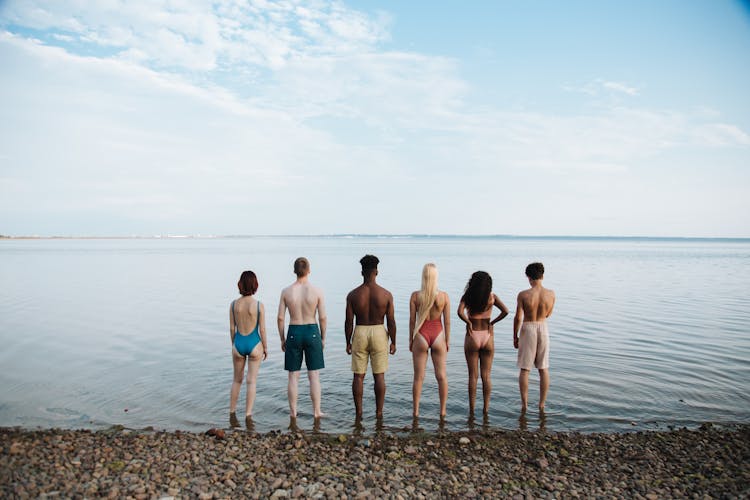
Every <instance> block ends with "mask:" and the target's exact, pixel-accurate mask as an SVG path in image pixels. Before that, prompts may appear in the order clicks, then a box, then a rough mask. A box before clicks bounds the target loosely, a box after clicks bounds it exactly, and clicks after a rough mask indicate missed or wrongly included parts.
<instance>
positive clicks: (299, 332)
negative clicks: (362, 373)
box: [277, 257, 327, 419]
mask: <svg viewBox="0 0 750 500" xmlns="http://www.w3.org/2000/svg"><path fill="white" fill-rule="evenodd" d="M294 274H296V275H297V280H296V281H295V282H294V283H292V284H291V285H289V286H288V287H286V288H285V289H284V290H283V291H282V292H281V299H280V300H279V314H278V317H277V323H278V327H279V336H280V337H281V350H282V351H283V352H284V369H285V370H287V371H288V372H289V385H288V386H287V396H288V397H289V414H290V415H291V417H292V418H296V417H297V386H298V383H299V374H300V370H301V368H302V359H303V358H304V360H305V365H306V366H307V378H308V379H309V381H310V399H312V404H313V416H314V418H315V419H318V418H320V417H322V416H323V413H322V412H321V411H320V376H319V373H318V370H320V369H322V368H324V367H325V362H324V361H323V348H324V347H325V341H326V324H327V319H326V308H325V301H324V299H323V291H322V290H321V289H320V288H317V287H315V286H313V285H312V284H310V282H309V281H308V275H309V274H310V262H309V261H308V260H307V259H306V258H304V257H300V258H298V259H297V260H295V261H294ZM287 309H288V310H289V331H288V332H287V336H286V338H284V319H285V316H286V311H287ZM316 314H317V318H318V319H317V321H316V320H315V316H316ZM318 325H320V326H318Z"/></svg>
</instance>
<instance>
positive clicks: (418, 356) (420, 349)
mask: <svg viewBox="0 0 750 500" xmlns="http://www.w3.org/2000/svg"><path fill="white" fill-rule="evenodd" d="M428 349H429V348H428V347H427V341H425V339H424V338H423V337H422V336H421V335H420V334H417V335H416V337H415V338H414V342H413V343H412V350H411V358H412V362H413V365H414V380H413V381H412V385H411V398H412V403H413V407H412V413H411V414H412V416H413V417H418V416H419V399H420V397H421V396H422V384H423V383H424V370H425V367H426V366H427V350H428Z"/></svg>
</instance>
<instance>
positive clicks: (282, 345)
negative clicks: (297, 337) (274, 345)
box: [281, 340, 286, 352]
mask: <svg viewBox="0 0 750 500" xmlns="http://www.w3.org/2000/svg"><path fill="white" fill-rule="evenodd" d="M281 352H286V340H282V341H281Z"/></svg>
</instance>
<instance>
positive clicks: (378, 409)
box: [372, 373, 385, 418]
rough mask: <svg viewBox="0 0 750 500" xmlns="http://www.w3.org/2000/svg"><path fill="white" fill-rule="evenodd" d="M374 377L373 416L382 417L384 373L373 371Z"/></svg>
mask: <svg viewBox="0 0 750 500" xmlns="http://www.w3.org/2000/svg"><path fill="white" fill-rule="evenodd" d="M372 378H373V379H375V417H376V418H383V403H385V373H373V374H372Z"/></svg>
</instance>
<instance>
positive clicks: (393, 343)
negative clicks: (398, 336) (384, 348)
mask: <svg viewBox="0 0 750 500" xmlns="http://www.w3.org/2000/svg"><path fill="white" fill-rule="evenodd" d="M393 354H396V343H395V342H391V355H393Z"/></svg>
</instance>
